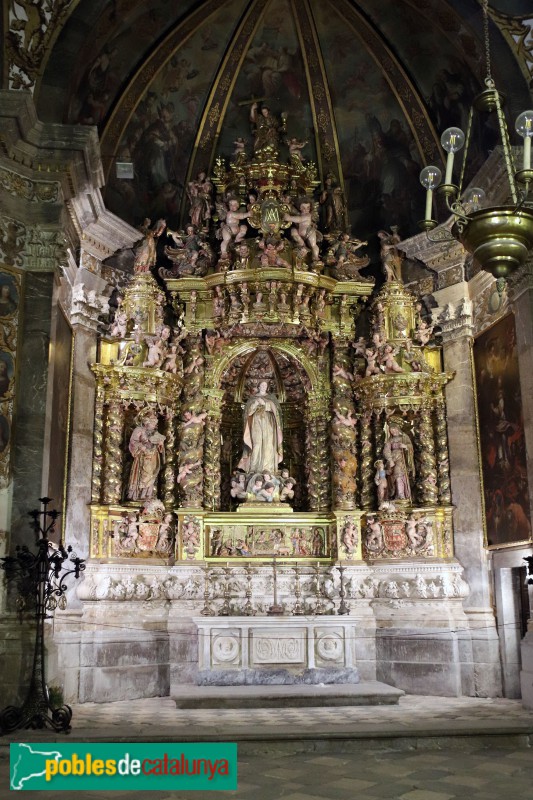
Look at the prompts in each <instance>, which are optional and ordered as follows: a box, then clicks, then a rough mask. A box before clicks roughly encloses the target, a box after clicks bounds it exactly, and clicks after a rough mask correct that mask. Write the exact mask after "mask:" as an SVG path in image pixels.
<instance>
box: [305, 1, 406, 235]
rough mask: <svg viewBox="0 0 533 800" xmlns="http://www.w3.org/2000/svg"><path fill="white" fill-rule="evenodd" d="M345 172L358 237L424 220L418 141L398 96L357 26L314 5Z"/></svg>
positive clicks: (326, 5)
mask: <svg viewBox="0 0 533 800" xmlns="http://www.w3.org/2000/svg"><path fill="white" fill-rule="evenodd" d="M313 7H314V12H315V18H316V22H317V27H318V29H319V31H320V32H321V47H322V49H323V51H324V52H325V53H328V54H332V53H335V58H327V59H325V61H326V71H327V74H328V79H329V86H330V89H331V95H332V99H333V108H334V114H335V119H336V123H337V129H338V131H339V146H340V152H341V158H342V168H343V173H344V185H345V192H346V197H347V201H348V208H349V214H350V217H349V219H350V224H351V225H352V229H353V232H354V233H355V235H356V236H366V235H368V233H369V232H370V231H375V230H376V229H378V228H379V227H383V225H385V224H386V223H387V222H389V223H390V220H391V219H393V220H395V222H396V224H398V225H399V226H400V228H401V229H402V231H403V232H405V231H410V230H411V229H412V228H413V225H414V224H415V223H416V220H417V219H419V217H420V209H419V208H414V207H412V203H413V199H414V200H415V201H416V200H417V199H418V195H419V192H418V189H417V186H418V174H419V172H420V168H421V162H420V156H419V154H418V153H417V148H416V144H415V139H414V137H413V135H412V134H411V131H410V127H409V121H408V120H407V119H406V118H405V116H404V112H403V109H402V107H401V105H400V102H399V100H398V97H397V96H395V93H394V91H393V89H392V88H391V86H390V83H389V81H388V80H387V79H386V76H385V74H384V72H383V70H382V68H381V67H380V64H379V63H378V62H377V61H375V60H374V58H373V57H372V55H371V54H370V53H369V51H368V50H367V49H366V48H365V46H364V45H363V44H362V42H361V40H360V39H359V37H358V36H357V34H356V32H355V30H354V28H353V27H352V26H351V25H350V24H348V25H347V24H346V19H345V18H344V17H343V16H341V14H340V13H338V11H337V9H336V7H335V4H334V3H321V2H316V3H314V4H313Z"/></svg>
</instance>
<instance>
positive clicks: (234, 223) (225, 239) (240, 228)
mask: <svg viewBox="0 0 533 800" xmlns="http://www.w3.org/2000/svg"><path fill="white" fill-rule="evenodd" d="M239 206H240V203H239V200H238V199H237V198H236V197H230V198H229V199H228V201H227V204H226V203H217V211H218V216H219V219H220V220H221V223H222V224H221V226H220V228H219V230H218V231H217V236H218V238H219V239H222V244H221V245H220V256H221V258H226V257H227V255H228V248H229V246H230V244H231V243H232V242H233V243H234V244H238V243H239V242H241V241H242V240H243V239H244V237H245V236H246V233H247V231H248V226H247V225H246V223H245V222H243V220H245V219H248V217H249V216H250V211H239Z"/></svg>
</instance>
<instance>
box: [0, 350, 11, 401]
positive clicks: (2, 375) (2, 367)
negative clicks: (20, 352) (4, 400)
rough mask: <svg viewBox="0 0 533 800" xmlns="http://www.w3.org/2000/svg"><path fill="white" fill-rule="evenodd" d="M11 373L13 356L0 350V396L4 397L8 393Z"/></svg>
mask: <svg viewBox="0 0 533 800" xmlns="http://www.w3.org/2000/svg"><path fill="white" fill-rule="evenodd" d="M13 373H14V365H13V356H12V355H11V353H6V352H4V351H3V350H0V398H1V397H6V395H7V394H8V393H9V391H10V384H11V380H12V378H13ZM11 388H12V387H11Z"/></svg>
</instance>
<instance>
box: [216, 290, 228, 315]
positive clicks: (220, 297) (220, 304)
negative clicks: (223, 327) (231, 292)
mask: <svg viewBox="0 0 533 800" xmlns="http://www.w3.org/2000/svg"><path fill="white" fill-rule="evenodd" d="M224 307H225V301H224V293H223V291H222V287H221V286H215V288H214V290H213V316H214V317H223V316H224Z"/></svg>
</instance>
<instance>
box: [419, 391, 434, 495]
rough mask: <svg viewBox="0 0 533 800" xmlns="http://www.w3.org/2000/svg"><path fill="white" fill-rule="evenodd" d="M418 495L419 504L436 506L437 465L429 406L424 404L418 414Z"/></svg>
mask: <svg viewBox="0 0 533 800" xmlns="http://www.w3.org/2000/svg"><path fill="white" fill-rule="evenodd" d="M418 419H419V426H418V468H419V469H418V476H417V477H418V494H419V497H420V501H421V503H423V504H424V505H430V506H434V505H436V504H437V493H438V490H437V465H436V462H435V437H434V435H433V424H432V419H431V405H430V404H429V403H427V402H425V403H424V404H423V405H422V406H421V407H420V410H419V412H418Z"/></svg>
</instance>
